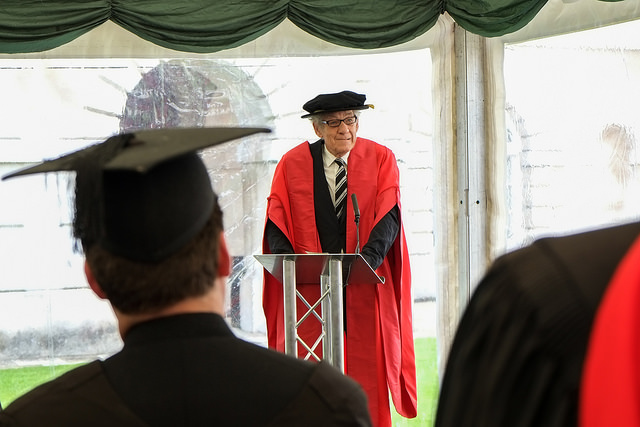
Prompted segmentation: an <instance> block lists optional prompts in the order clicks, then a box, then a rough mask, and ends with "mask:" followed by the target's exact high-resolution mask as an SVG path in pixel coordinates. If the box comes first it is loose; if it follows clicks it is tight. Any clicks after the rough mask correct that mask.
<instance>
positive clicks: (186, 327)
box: [0, 313, 371, 427]
mask: <svg viewBox="0 0 640 427" xmlns="http://www.w3.org/2000/svg"><path fill="white" fill-rule="evenodd" d="M45 425H46V426H49V427H57V426H65V427H74V426H78V427H79V426H83V427H86V426H92V427H100V426H125V427H126V426H171V427H176V426H213V425H220V426H300V425H304V426H326V425H337V426H369V425H371V421H370V418H369V414H368V408H367V402H366V396H365V394H364V392H363V391H362V389H361V388H360V386H359V385H358V384H357V383H355V382H354V381H353V380H352V379H350V378H347V377H346V376H344V375H342V374H341V373H339V372H338V371H337V370H336V369H334V368H333V367H331V366H330V365H328V364H326V363H324V362H323V363H319V364H314V363H310V362H305V361H302V360H298V359H295V358H292V357H290V356H287V355H284V354H281V353H277V352H275V351H272V350H269V349H266V348H262V347H259V346H256V345H253V344H251V343H247V342H245V341H242V340H240V339H238V338H236V337H235V336H234V335H233V334H232V332H231V330H230V329H229V328H228V326H227V325H226V323H225V321H224V319H222V317H220V316H217V315H215V314H204V313H199V314H188V315H178V316H171V317H166V318H161V319H156V320H152V321H149V322H145V323H142V324H140V325H137V326H136V327H134V328H133V329H131V330H130V332H129V333H128V334H127V336H126V338H125V344H124V348H123V350H122V351H121V352H119V353H117V354H116V355H114V356H112V357H111V358H109V359H107V360H105V361H104V362H99V361H96V362H92V363H90V364H88V365H85V366H83V367H80V368H78V369H75V370H73V371H70V372H69V373H67V374H64V375H63V376H61V377H59V378H58V379H56V380H53V381H52V382H50V383H47V384H45V385H43V386H40V387H38V388H36V389H34V390H33V391H31V392H30V393H27V394H26V395H25V396H23V397H21V398H19V399H18V400H16V401H15V402H13V403H12V404H11V405H9V407H7V408H5V410H4V411H2V412H0V426H2V427H8V426H23V427H27V426H45Z"/></svg>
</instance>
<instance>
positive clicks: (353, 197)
mask: <svg viewBox="0 0 640 427" xmlns="http://www.w3.org/2000/svg"><path fill="white" fill-rule="evenodd" d="M351 201H352V202H353V213H354V217H355V218H354V221H355V223H356V239H357V244H356V253H357V254H359V253H360V208H359V207H358V199H357V198H356V194H355V193H352V194H351Z"/></svg>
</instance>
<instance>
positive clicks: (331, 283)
mask: <svg viewBox="0 0 640 427" xmlns="http://www.w3.org/2000/svg"><path fill="white" fill-rule="evenodd" d="M254 257H255V258H256V259H257V260H258V261H259V262H260V263H261V264H262V266H263V267H264V268H265V270H267V271H268V272H269V274H271V275H272V276H273V277H275V278H276V279H277V280H278V282H280V283H281V284H282V286H283V294H284V301H283V304H284V346H285V353H286V354H290V355H293V356H295V357H298V346H297V343H300V344H301V345H302V346H303V347H305V349H306V350H307V352H308V354H307V356H306V357H305V358H308V357H314V358H315V359H316V360H320V358H319V357H318V356H317V355H316V354H315V349H316V348H317V346H318V344H319V343H320V341H321V342H322V354H323V357H324V359H325V360H327V361H328V362H329V363H331V364H332V365H333V366H335V367H336V368H338V369H340V370H341V371H342V372H344V342H343V339H344V337H343V318H342V305H343V301H342V288H343V283H342V270H343V266H344V267H345V268H346V269H347V271H348V274H347V279H346V281H347V285H348V284H349V283H365V284H372V285H373V284H376V283H384V279H383V278H381V277H380V276H378V275H377V274H376V272H375V271H374V270H373V269H372V268H371V267H370V266H369V264H367V262H366V261H365V260H364V258H363V257H362V255H360V254H280V255H254ZM297 283H305V284H314V283H318V284H319V285H320V298H319V299H318V301H315V302H312V303H310V302H308V301H306V299H304V297H303V296H302V295H301V294H300V293H299V292H298V291H297V289H296V284H297ZM296 298H300V299H301V301H302V302H303V303H304V304H305V305H306V306H307V308H308V311H307V312H306V313H305V314H304V315H303V316H302V317H301V318H300V320H299V321H298V320H296V319H297V313H296ZM318 304H320V305H321V312H322V316H321V317H320V316H318V314H317V313H316V311H315V309H316V308H317V307H318ZM311 315H313V316H315V317H317V318H318V320H319V321H320V323H321V324H322V333H321V334H320V336H319V337H318V340H317V341H316V342H315V343H313V344H309V343H306V342H304V341H303V340H302V339H301V338H300V336H298V327H299V326H300V324H301V323H302V322H303V321H305V319H307V317H309V316H311Z"/></svg>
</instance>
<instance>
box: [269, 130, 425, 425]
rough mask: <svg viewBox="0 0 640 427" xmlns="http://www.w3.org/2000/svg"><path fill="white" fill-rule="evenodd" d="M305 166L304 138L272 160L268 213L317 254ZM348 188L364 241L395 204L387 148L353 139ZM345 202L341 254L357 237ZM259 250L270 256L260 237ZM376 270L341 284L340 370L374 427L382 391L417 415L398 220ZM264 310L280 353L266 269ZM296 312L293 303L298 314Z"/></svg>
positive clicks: (276, 295)
mask: <svg viewBox="0 0 640 427" xmlns="http://www.w3.org/2000/svg"><path fill="white" fill-rule="evenodd" d="M312 171H313V160H312V156H311V152H310V150H309V143H308V142H304V143H302V144H300V145H298V146H297V147H295V148H293V149H292V150H290V151H289V152H287V153H286V154H285V155H284V156H283V157H282V159H281V161H280V162H279V163H278V165H277V167H276V170H275V174H274V177H273V183H272V188H271V194H270V196H269V199H268V205H267V218H268V219H270V220H271V221H272V222H273V223H274V224H275V225H276V226H277V227H278V228H279V229H280V230H282V232H284V234H285V235H286V236H287V238H288V239H289V241H290V242H291V244H292V245H293V248H294V252H295V253H307V252H310V253H319V252H322V248H321V246H320V239H319V236H318V230H317V227H316V223H315V213H314V212H315V210H314V209H315V207H314V195H313V173H312ZM347 188H348V194H353V193H355V194H356V195H357V199H358V205H359V208H360V242H361V246H364V244H365V243H366V242H367V240H368V238H369V234H370V232H371V230H372V229H373V227H374V226H375V224H376V223H377V222H378V221H379V220H380V219H381V218H382V217H383V216H384V215H385V214H386V213H387V212H389V211H390V210H391V209H392V208H393V207H394V206H396V205H398V208H400V190H399V172H398V166H397V163H396V159H395V156H394V154H393V152H392V151H391V150H389V149H388V148H386V147H384V146H382V145H380V144H377V143H375V142H373V141H370V140H367V139H364V138H358V139H357V141H356V144H355V146H354V148H353V149H352V150H351V152H350V153H349V160H348V172H347ZM347 203H348V206H347V219H346V221H347V242H346V248H347V251H346V252H347V253H354V252H355V248H356V243H357V235H356V226H355V222H354V212H353V206H352V201H351V198H350V197H348V198H347ZM400 219H401V218H400ZM263 252H264V253H265V254H267V253H270V252H269V246H268V242H266V239H265V240H264V241H263ZM376 272H377V273H378V275H379V276H382V277H384V278H385V283H384V284H378V285H370V284H358V283H351V284H349V286H347V288H346V300H345V304H346V313H347V319H346V325H347V330H346V342H345V351H346V357H345V371H346V373H347V374H348V375H349V376H351V377H352V378H354V379H355V380H356V381H358V382H359V383H360V384H361V385H362V387H363V388H364V390H365V392H366V393H367V396H368V399H369V407H370V410H371V414H372V419H373V420H374V424H375V425H379V426H383V425H390V414H389V401H388V395H389V392H388V390H390V391H391V396H392V398H393V402H394V405H395V407H396V410H397V411H398V413H399V414H400V415H402V416H404V417H408V418H413V417H415V416H416V414H417V396H416V395H417V392H416V369H415V354H414V344H413V328H412V301H413V300H412V297H411V271H410V268H409V254H408V251H407V243H406V240H405V235H404V230H403V227H402V220H400V231H399V233H398V237H397V238H396V240H395V242H394V243H393V245H392V247H391V249H390V250H389V252H388V253H387V256H386V257H385V259H384V261H383V263H382V265H381V266H380V267H379V268H378V269H377V270H376ZM297 285H298V290H299V291H300V292H301V293H302V294H303V295H305V297H308V298H309V299H308V300H309V301H311V302H315V301H317V299H318V298H319V286H318V284H300V283H298V284H297ZM263 308H264V312H265V316H266V321H267V333H268V342H269V346H270V347H272V348H275V349H277V350H279V351H284V331H283V329H284V320H283V292H282V285H281V284H280V283H279V282H278V281H277V280H276V279H275V278H273V276H271V275H270V274H269V273H268V272H266V271H265V277H264V293H263ZM301 311H302V307H300V306H298V311H297V313H298V317H300V313H301ZM305 311H306V310H305ZM310 317H312V316H310ZM319 332H320V323H319V322H317V321H316V322H309V321H305V322H304V323H303V324H302V326H301V327H300V328H299V329H298V334H299V335H300V336H302V337H317V336H318V334H319ZM305 342H311V343H313V342H315V338H314V339H311V338H305ZM299 354H300V352H299Z"/></svg>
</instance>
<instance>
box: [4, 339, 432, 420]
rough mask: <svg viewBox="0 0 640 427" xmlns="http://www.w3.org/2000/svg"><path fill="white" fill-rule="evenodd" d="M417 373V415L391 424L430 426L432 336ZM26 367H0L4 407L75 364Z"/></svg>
mask: <svg viewBox="0 0 640 427" xmlns="http://www.w3.org/2000/svg"><path fill="white" fill-rule="evenodd" d="M415 347H416V366H417V375H418V416H417V417H416V418H413V419H406V418H403V417H401V416H400V415H398V414H397V413H395V411H392V417H393V425H394V426H421V427H424V426H432V425H433V418H434V415H435V408H436V406H435V405H436V399H437V396H438V369H437V364H436V340H435V338H418V339H416V341H415ZM79 365H80V364H73V365H57V366H30V367H25V368H13V369H3V370H0V402H2V406H3V407H5V408H6V407H7V406H8V405H9V403H11V402H13V401H14V400H15V399H16V398H17V397H19V396H20V395H22V394H24V393H26V392H27V391H29V390H31V389H32V388H33V387H35V386H37V385H39V384H42V383H43V382H46V381H49V380H51V379H53V378H55V377H57V376H59V375H61V374H63V373H65V372H66V371H68V370H70V369H73V368H75V367H76V366H79Z"/></svg>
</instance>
